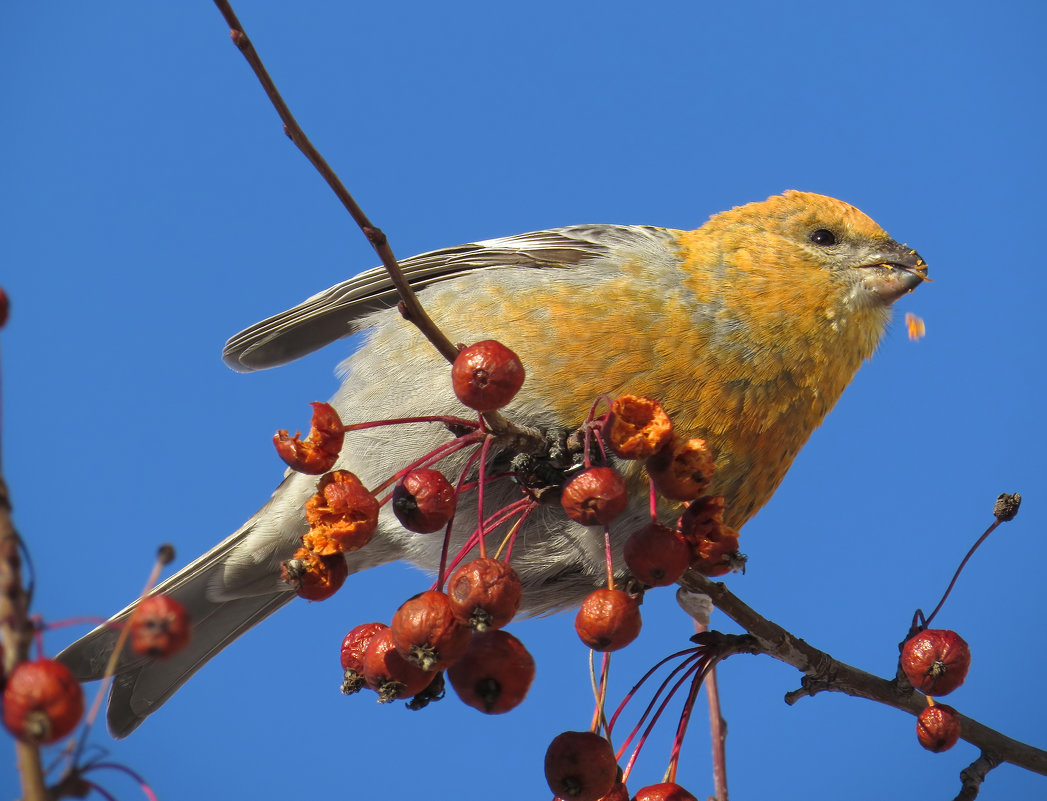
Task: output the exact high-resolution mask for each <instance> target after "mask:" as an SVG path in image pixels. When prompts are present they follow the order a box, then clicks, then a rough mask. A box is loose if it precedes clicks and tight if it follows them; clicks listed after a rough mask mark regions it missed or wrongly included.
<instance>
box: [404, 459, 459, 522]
mask: <svg viewBox="0 0 1047 801" xmlns="http://www.w3.org/2000/svg"><path fill="white" fill-rule="evenodd" d="M457 501H458V496H457V495H456V494H455V491H454V487H453V486H451V482H450V481H448V480H447V479H446V478H445V477H444V475H443V473H441V472H440V471H439V470H430V469H429V468H424V467H423V468H419V469H417V470H412V471H411V472H410V473H408V474H407V475H406V476H404V477H403V480H402V481H400V483H399V484H397V485H396V489H394V490H393V514H395V515H396V519H397V520H399V521H400V525H402V526H403V527H404V528H406V529H407V530H408V531H415V532H417V533H419V534H429V533H431V532H433V531H437V530H439V529H441V528H443V527H444V526H446V525H447V521H448V520H450V519H451V517H453V516H454V509H455V505H456V504H457Z"/></svg>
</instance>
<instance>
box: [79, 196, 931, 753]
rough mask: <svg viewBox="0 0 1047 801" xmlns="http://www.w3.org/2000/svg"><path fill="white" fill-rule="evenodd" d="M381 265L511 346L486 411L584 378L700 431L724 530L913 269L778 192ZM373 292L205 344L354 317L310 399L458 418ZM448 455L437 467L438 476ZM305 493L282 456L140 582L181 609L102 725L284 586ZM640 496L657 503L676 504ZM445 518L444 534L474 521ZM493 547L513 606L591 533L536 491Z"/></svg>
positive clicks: (407, 429) (399, 538)
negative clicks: (267, 489) (513, 385)
mask: <svg viewBox="0 0 1047 801" xmlns="http://www.w3.org/2000/svg"><path fill="white" fill-rule="evenodd" d="M402 267H403V270H404V272H405V274H406V275H407V277H408V279H409V280H410V281H411V282H412V284H413V285H414V286H415V287H416V288H417V289H419V290H420V295H419V297H420V299H421V301H422V303H423V304H424V305H425V306H426V308H427V310H428V311H429V313H430V314H431V315H432V317H433V318H434V319H435V320H436V321H437V322H438V323H439V325H440V326H441V327H442V328H443V329H444V331H445V332H446V333H447V335H448V336H449V338H450V339H451V340H452V341H454V342H466V343H469V342H475V341H478V340H482V339H498V340H500V341H501V342H503V343H504V344H506V345H508V346H509V347H510V348H512V349H513V350H515V351H516V352H517V353H518V354H520V356H521V358H522V359H523V361H524V364H525V365H526V368H527V379H526V381H525V382H524V385H523V388H522V389H521V391H520V393H519V394H518V395H517V396H516V398H515V399H514V400H513V402H512V403H511V404H510V405H509V406H508V407H506V408H505V409H504V410H503V412H504V414H505V415H506V416H507V417H508V418H509V419H510V420H513V421H515V422H517V423H521V424H525V425H530V426H535V427H538V428H540V429H543V430H546V431H554V430H563V429H566V430H573V429H575V428H577V427H578V425H579V424H581V423H582V422H583V420H584V418H585V416H586V414H587V412H588V409H589V406H590V405H591V403H592V402H593V399H594V398H595V397H596V396H597V395H599V394H601V393H608V394H610V395H612V396H614V395H619V394H622V393H632V394H636V395H646V396H650V397H654V398H657V399H658V400H659V401H661V403H662V405H663V406H664V407H665V409H666V411H667V412H668V413H669V414H670V415H671V416H672V418H673V421H674V424H675V426H676V428H677V430H680V431H682V432H686V434H687V435H688V436H699V437H702V438H704V439H706V440H707V441H708V443H709V444H710V446H711V447H712V449H713V453H714V455H715V458H716V474H715V479H714V484H713V486H712V488H711V490H710V493H711V494H716V495H723V496H724V498H725V500H726V505H727V508H726V514H725V518H724V520H725V522H726V523H727V524H728V525H730V526H731V527H733V528H739V527H740V526H742V524H744V523H745V522H746V521H747V520H748V519H749V518H750V517H752V515H753V514H755V513H756V512H757V510H759V509H760V507H762V506H763V505H764V504H765V503H766V502H767V501H768V499H769V498H770V497H771V495H772V494H773V493H774V491H775V489H776V488H777V487H778V484H779V483H780V482H781V480H782V478H783V477H784V476H785V473H786V471H787V470H788V469H789V465H790V464H791V463H792V461H793V459H794V458H795V456H796V454H797V453H798V452H799V450H800V448H801V447H802V446H803V444H804V443H805V442H806V441H807V438H808V437H809V436H810V434H811V432H812V431H813V430H814V429H815V427H816V426H818V425H819V424H820V423H821V421H822V419H823V418H824V417H825V415H826V414H827V413H828V411H829V410H830V409H831V408H832V407H833V404H835V403H836V401H837V399H838V398H839V397H840V394H841V393H842V392H843V390H844V387H846V386H847V384H848V383H849V382H850V381H851V378H852V377H853V376H854V374H855V372H856V371H857V370H858V367H859V366H860V365H861V363H862V362H863V361H864V360H865V359H868V358H869V357H870V356H871V355H872V353H873V351H874V350H875V349H876V346H877V343H878V342H879V341H880V338H881V336H882V335H883V332H884V329H885V326H886V324H887V322H888V319H889V317H890V307H891V304H892V303H893V302H894V301H895V300H897V299H898V298H900V297H901V296H902V295H904V294H905V293H907V292H909V291H910V290H912V289H913V288H915V287H916V286H917V285H918V284H919V283H920V282H921V281H923V280H924V279H925V278H926V272H927V265H926V264H925V263H924V261H923V259H922V258H920V255H919V254H918V253H917V252H916V251H915V250H912V249H911V248H909V247H907V246H904V245H899V244H898V243H897V242H895V241H894V240H893V239H891V238H890V237H889V236H888V235H887V233H886V232H885V231H884V230H883V229H882V228H880V226H878V225H877V224H876V223H875V222H873V221H872V220H871V219H870V218H869V217H867V216H866V215H865V214H863V213H862V212H860V211H859V210H858V209H856V208H854V207H853V206H850V205H848V204H846V203H843V202H841V201H839V200H834V199H833V198H829V197H825V196H823V195H816V194H810V193H806V192H796V191H789V192H786V193H784V194H783V195H780V196H775V197H771V198H768V199H767V200H765V201H763V202H760V203H750V204H748V205H745V206H740V207H738V208H734V209H732V210H730V211H726V212H723V213H721V214H717V215H716V216H714V217H713V218H712V219H710V220H709V222H707V223H706V224H705V225H703V226H702V227H701V228H698V229H697V230H694V231H677V230H671V229H666V228H656V227H649V226H621V225H579V226H573V227H568V228H558V229H555V230H549V231H538V232H535V233H529V234H521V235H518V236H511V237H506V238H503V239H492V240H488V241H484V242H477V243H474V244H469V245H462V246H460V247H455V248H449V249H446V250H438V251H434V252H432V253H425V254H422V255H420V256H415V257H414V258H411V259H407V260H405V261H404V262H403V263H402ZM395 302H396V296H395V292H394V291H393V289H392V285H391V283H390V281H389V280H388V278H387V276H386V275H385V272H384V270H381V269H375V270H369V271H368V272H365V273H362V274H360V275H358V276H356V277H355V278H352V279H350V280H349V281H346V282H344V283H342V284H339V285H337V286H335V287H332V288H331V289H328V290H327V291H325V292H321V293H320V294H318V295H314V296H313V297H312V298H309V299H308V300H306V301H305V302H303V303H301V304H300V305H298V306H296V307H295V308H293V309H291V310H289V311H287V312H284V313H282V314H279V315H277V316H275V317H271V318H269V319H268V320H265V321H263V322H261V323H258V324H257V325H255V326H253V327H251V328H249V329H247V330H246V331H244V332H242V333H240V334H238V335H236V336H235V337H233V338H232V339H231V340H229V342H228V343H227V345H226V348H225V354H224V357H225V360H226V362H227V363H228V364H229V365H230V366H231V367H233V368H234V369H236V370H240V371H249V370H257V369H261V368H266V367H273V366H275V365H279V364H283V363H285V362H288V361H290V360H292V359H295V358H298V357H299V356H302V355H303V354H305V353H308V352H311V351H313V350H315V349H317V348H320V347H322V346H324V345H327V344H329V343H331V342H334V341H335V340H337V339H339V338H342V337H345V336H348V335H349V334H351V333H354V332H356V331H366V332H367V333H368V338H367V341H366V344H365V345H364V346H363V347H362V348H360V350H358V351H357V352H356V353H354V354H353V355H352V356H350V357H349V358H348V359H347V360H346V361H345V362H344V363H343V364H342V366H341V370H342V372H343V373H344V374H345V382H344V384H343V385H342V387H341V389H340V390H339V391H338V393H337V394H336V395H335V396H334V398H333V399H332V401H331V403H332V404H333V405H334V406H335V408H336V409H337V410H338V411H339V413H340V414H341V416H342V420H343V421H345V422H346V423H353V422H362V421H366V420H372V419H385V418H392V417H407V416H413V415H434V414H445V415H462V414H464V413H465V412H466V410H465V409H464V407H462V406H461V405H460V404H459V402H458V401H457V399H456V398H455V396H454V394H453V392H452V389H451V383H450V380H449V375H450V371H449V367H448V365H447V363H446V362H445V361H444V360H443V359H442V358H441V357H440V356H439V355H438V354H437V353H436V351H435V350H434V349H433V348H432V346H431V345H430V344H429V343H428V342H426V341H425V340H424V338H423V337H422V336H421V334H420V333H419V332H418V331H417V330H416V329H415V328H414V327H413V326H412V325H410V324H408V323H407V322H405V321H404V320H403V319H402V318H401V316H400V315H399V314H398V313H397V312H396V311H395V309H393V308H391V307H392V306H394V305H395ZM450 438H451V435H450V434H449V433H448V431H447V430H446V429H443V428H441V427H439V426H434V425H431V424H412V425H409V426H397V427H387V428H378V429H368V430H364V431H360V432H354V433H351V434H349V435H348V436H347V439H346V445H345V447H344V448H343V450H342V454H341V456H340V458H339V463H338V464H337V465H336V466H337V467H339V468H343V469H347V470H351V471H353V472H354V473H356V474H357V475H358V476H359V477H360V478H361V479H362V480H363V482H364V484H365V485H366V486H369V487H374V486H376V485H378V484H379V483H381V482H382V481H384V480H385V479H386V478H388V477H389V476H391V475H392V474H393V473H395V472H396V471H397V470H399V469H401V468H402V467H403V466H405V465H407V464H408V463H410V462H411V461H413V460H414V459H417V458H418V457H420V456H421V455H423V454H425V453H427V452H429V451H430V450H432V449H433V448H435V447H437V446H438V445H439V444H440V443H442V442H446V441H447V440H448V439H450ZM464 458H465V457H464V456H463V457H460V458H459V459H457V460H455V459H452V460H451V464H449V465H446V472H447V474H448V475H449V476H455V475H457V474H458V471H459V470H460V469H461V467H462V465H463V464H464ZM504 484H506V482H498V483H497V484H494V485H492V488H491V490H490V491H489V492H488V493H487V498H488V499H489V500H487V501H486V504H488V505H487V507H486V508H488V509H495V508H498V505H499V504H503V503H506V502H508V501H510V500H512V499H514V498H518V497H519V494H518V493H519V489H518V488H514V487H511V486H506V487H499V486H498V485H504ZM315 491H316V478H315V477H313V476H306V475H302V474H298V473H288V474H287V475H286V476H285V478H284V480H283V482H282V483H281V484H280V486H279V487H278V488H277V490H276V492H275V493H274V495H273V497H272V498H271V499H270V501H269V502H268V503H267V504H266V505H265V506H263V507H262V509H261V510H260V511H259V512H258V513H257V514H255V515H254V517H252V518H251V519H250V520H248V521H247V523H245V524H244V526H243V527H242V528H240V529H239V530H238V531H237V532H235V533H234V534H233V535H232V536H230V537H229V538H228V539H226V540H225V541H224V542H222V543H220V544H219V545H217V546H216V547H215V548H214V549H212V550H211V551H209V552H208V553H206V554H204V555H203V556H201V557H200V558H199V559H197V560H196V561H194V562H192V563H191V564H190V565H188V566H187V567H185V568H184V569H183V570H182V571H181V572H179V573H178V574H176V575H175V576H173V577H172V578H170V579H168V580H167V581H166V582H165V583H164V584H163V585H162V586H161V587H160V588H158V591H161V592H166V593H170V594H172V595H173V596H174V597H175V598H177V599H178V600H180V601H181V602H182V603H183V604H184V605H185V606H186V607H187V609H188V611H189V614H190V616H191V617H192V620H193V623H194V636H193V640H192V642H191V644H190V645H189V646H188V647H187V648H186V649H185V650H184V651H181V652H180V653H178V654H176V655H174V656H172V657H170V658H168V659H166V660H162V661H152V660H149V659H146V658H142V657H136V656H134V655H133V654H126V655H124V656H122V657H121V660H120V664H119V667H118V674H119V675H118V677H117V680H116V682H115V683H114V689H113V693H112V696H111V699H110V705H109V726H110V730H111V731H112V732H113V734H114V735H116V736H118V737H119V736H123V735H126V734H128V733H129V732H131V731H132V730H133V729H134V728H135V727H136V726H138V725H139V723H141V722H142V720H144V719H145V717H146V716H148V715H149V714H150V713H151V712H153V711H154V710H155V709H156V708H157V707H159V706H160V704H162V703H163V702H164V701H165V700H167V698H168V697H169V696H170V695H171V694H172V693H173V692H174V691H175V690H176V689H177V688H178V687H179V686H181V684H182V683H183V682H184V681H186V679H188V678H189V676H191V675H192V674H193V673H194V672H195V671H196V670H197V669H198V668H199V667H200V666H201V665H203V664H204V663H205V662H206V661H207V660H208V659H210V658H211V657H212V656H213V655H214V654H216V653H217V652H218V651H219V650H221V649H222V648H224V647H225V646H226V645H228V644H229V643H230V642H231V641H232V640H233V639H235V638H236V637H238V636H239V635H240V634H242V633H243V632H244V631H246V630H247V629H248V628H250V627H251V626H253V625H254V624H256V623H258V622H259V621H261V620H262V619H264V618H265V617H267V616H268V615H270V614H272V613H273V612H275V611H276V610H277V609H279V608H280V607H281V606H283V605H284V604H285V603H287V602H288V601H290V600H291V599H293V598H294V597H295V594H294V592H292V591H291V590H290V588H289V587H288V586H287V585H286V584H284V583H283V582H281V580H280V564H281V562H282V561H283V560H285V559H288V558H289V557H290V556H291V555H292V553H293V552H294V551H295V549H296V548H297V547H298V546H299V544H300V539H301V537H302V535H303V534H304V533H305V531H306V530H307V526H306V523H305V519H304V514H303V507H304V504H305V501H306V500H307V498H309V496H311V495H312V494H313V493H314V492H315ZM513 493H516V494H515V495H514V494H513ZM466 500H467V499H465V498H463V499H462V502H463V503H464V502H465V501H466ZM463 508H464V507H463ZM661 511H662V516H663V517H664V519H665V520H673V519H674V517H675V515H676V514H678V511H679V510H678V509H677V510H675V511H674V509H673V508H672V507H671V506H670V505H668V504H667V505H666V507H665V508H664V509H663V510H661ZM648 514H649V512H648V509H647V499H646V493H645V492H637V497H636V498H634V499H633V502H632V503H631V505H630V507H629V509H628V510H627V512H626V513H625V514H624V515H623V516H622V517H621V518H619V519H618V520H616V521H615V524H614V525H613V526H612V527H611V532H612V542H613V547H614V548H615V549H616V562H617V563H618V564H621V560H620V553H621V547H622V545H623V543H624V540H625V538H626V537H627V536H628V534H629V533H631V531H633V530H635V529H636V528H638V527H639V526H641V525H643V523H644V521H645V520H646V519H647V516H648ZM458 519H459V521H460V522H459V525H460V528H459V529H458V530H456V531H455V533H454V541H453V543H452V547H456V546H457V547H460V546H461V545H462V544H463V543H464V539H465V537H466V536H467V535H468V534H469V533H470V532H471V530H472V527H473V523H474V520H473V519H472V518H471V516H470V515H464V514H463V515H459V516H458ZM441 540H442V537H440V536H439V535H431V534H430V535H426V534H414V533H411V532H409V531H406V530H405V529H403V528H402V527H401V526H400V525H399V523H398V522H397V520H396V518H395V517H393V515H392V514H390V513H389V512H388V509H386V510H384V511H383V514H382V517H381V519H380V523H379V531H378V534H377V535H376V537H375V540H374V541H373V542H371V543H370V544H369V545H368V546H367V547H365V548H362V549H361V550H359V551H354V552H352V553H349V554H346V559H347V561H348V563H349V569H350V572H356V571H359V570H363V569H366V568H369V567H372V566H375V565H378V564H383V563H386V562H390V561H393V560H397V559H404V560H407V561H410V562H413V563H415V564H417V565H419V566H421V567H423V568H425V569H427V570H429V571H431V572H435V571H436V569H437V566H438V564H439V558H440V549H441V544H442V543H441ZM452 552H453V551H452ZM512 556H513V565H514V566H515V567H516V569H517V571H518V573H519V574H520V577H521V579H522V581H523V583H524V608H525V609H526V610H527V611H528V612H530V613H538V612H543V611H549V610H553V609H558V608H562V607H565V606H569V605H571V604H574V603H577V602H578V601H580V600H581V598H582V597H584V595H585V594H587V593H588V592H590V591H591V590H592V589H593V587H594V586H598V585H600V584H601V583H602V580H603V579H604V577H605V575H606V572H605V566H604V565H605V563H604V557H603V537H602V533H600V532H599V531H597V530H595V529H592V528H587V527H584V526H581V525H579V524H577V523H574V522H572V521H571V520H569V519H568V518H567V517H566V516H565V515H564V514H563V512H562V511H561V510H560V509H559V507H558V506H542V507H539V509H538V511H537V512H536V513H535V514H532V515H531V516H530V517H529V518H528V520H527V524H526V526H525V527H524V529H523V530H522V531H521V532H520V534H519V536H518V538H517V540H516V544H515V546H514V549H513V554H512ZM127 612H128V610H124V611H123V612H121V613H120V614H118V615H117V616H116V617H115V618H114V620H119V619H121V618H123V617H126V615H127ZM115 640H116V632H115V631H114V630H113V628H112V627H110V628H106V627H99V628H98V629H96V630H95V631H93V632H91V633H90V634H88V635H87V636H85V637H84V638H83V639H81V640H80V641H78V642H76V643H74V644H73V645H72V646H70V647H69V648H68V649H66V651H65V652H64V653H63V654H61V655H60V657H59V658H60V659H62V660H63V661H65V662H66V663H67V664H68V665H69V666H70V667H71V668H72V669H73V671H74V673H75V674H76V675H77V676H78V678H80V679H82V680H86V679H94V678H99V677H100V676H101V675H102V672H103V669H104V665H105V662H106V659H107V658H108V655H109V653H110V652H111V651H112V649H113V647H114V644H115Z"/></svg>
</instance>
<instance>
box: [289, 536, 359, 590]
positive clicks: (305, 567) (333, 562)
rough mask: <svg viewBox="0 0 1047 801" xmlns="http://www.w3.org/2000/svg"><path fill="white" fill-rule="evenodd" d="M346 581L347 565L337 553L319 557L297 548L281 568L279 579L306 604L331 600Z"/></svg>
mask: <svg viewBox="0 0 1047 801" xmlns="http://www.w3.org/2000/svg"><path fill="white" fill-rule="evenodd" d="M348 577H349V565H348V564H346V561H345V557H344V556H342V555H341V554H340V553H333V554H330V555H328V556H321V555H320V554H318V553H316V552H315V551H310V550H309V549H308V548H299V549H298V550H297V551H295V552H294V556H292V557H291V558H290V559H288V560H287V561H286V562H284V563H282V564H281V565H280V579H281V580H282V581H283V582H284V583H285V584H290V585H291V586H292V587H294V591H295V592H296V593H298V596H299V597H300V598H305V599H306V600H307V601H323V600H326V599H327V598H330V597H331V596H332V595H334V594H335V593H336V592H338V590H339V588H341V586H342V585H343V584H345V580H346V579H347V578H348Z"/></svg>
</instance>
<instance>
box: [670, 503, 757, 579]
mask: <svg viewBox="0 0 1047 801" xmlns="http://www.w3.org/2000/svg"><path fill="white" fill-rule="evenodd" d="M723 510H724V503H723V498H722V497H720V496H719V495H716V496H712V497H705V498H698V499H697V500H695V501H693V502H692V503H691V504H690V506H688V507H687V508H686V509H685V510H684V513H683V514H682V515H681V516H680V521H679V530H680V535H681V536H682V537H683V538H684V541H685V542H686V543H687V544H688V546H689V547H690V549H691V567H692V568H693V569H694V570H696V571H697V572H699V573H701V574H702V575H703V576H722V575H724V574H725V573H729V572H731V571H732V570H739V569H743V568H744V567H745V557H744V556H743V555H742V554H740V553H739V552H738V532H737V531H735V530H734V529H733V528H731V527H730V526H728V525H726V524H725V523H724V522H723Z"/></svg>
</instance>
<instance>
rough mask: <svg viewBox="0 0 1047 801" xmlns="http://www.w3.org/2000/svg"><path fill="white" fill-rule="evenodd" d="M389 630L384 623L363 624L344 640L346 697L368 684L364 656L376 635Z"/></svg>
mask: <svg viewBox="0 0 1047 801" xmlns="http://www.w3.org/2000/svg"><path fill="white" fill-rule="evenodd" d="M387 628H389V627H388V626H387V625H385V624H384V623H361V624H360V625H359V626H356V627H355V628H354V629H353V630H352V631H350V632H349V633H348V634H346V635H345V639H344V640H342V651H341V657H342V670H343V671H345V673H344V676H343V679H342V692H343V693H344V694H345V695H351V694H352V693H355V692H359V691H360V690H362V689H363V688H364V687H366V686H367V683H366V682H365V681H364V677H363V672H364V654H365V653H367V647H368V646H369V645H370V644H371V640H372V639H374V635H376V634H378V632H380V631H382V630H383V629H387Z"/></svg>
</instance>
